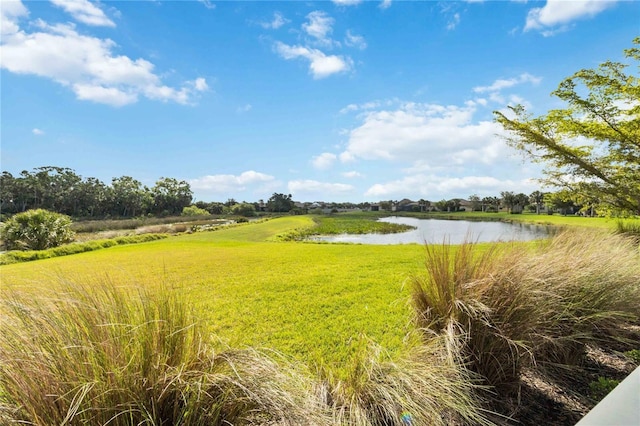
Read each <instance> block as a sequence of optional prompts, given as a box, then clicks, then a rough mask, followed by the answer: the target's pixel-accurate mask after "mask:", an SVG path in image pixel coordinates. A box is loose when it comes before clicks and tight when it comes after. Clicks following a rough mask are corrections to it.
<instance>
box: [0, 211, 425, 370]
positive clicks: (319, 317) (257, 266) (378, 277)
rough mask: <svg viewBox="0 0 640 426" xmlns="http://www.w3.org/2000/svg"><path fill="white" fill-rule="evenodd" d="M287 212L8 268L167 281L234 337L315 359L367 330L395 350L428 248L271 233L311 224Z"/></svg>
mask: <svg viewBox="0 0 640 426" xmlns="http://www.w3.org/2000/svg"><path fill="white" fill-rule="evenodd" d="M311 224H312V221H311V219H310V218H309V217H306V216H305V217H284V218H279V219H274V220H270V221H266V222H262V223H258V224H250V225H244V226H238V227H234V228H230V229H226V230H219V231H215V232H202V233H196V234H191V235H183V236H178V237H172V238H169V239H166V240H161V241H156V242H151V243H144V244H137V245H131V246H121V247H112V248H109V249H104V250H99V251H95V252H89V253H82V254H78V255H72V256H65V257H58V258H54V259H46V260H40V261H35V262H27V263H22V264H15V265H6V266H3V267H1V268H0V274H1V277H2V283H3V286H13V285H24V286H27V287H28V288H31V289H34V290H36V291H37V288H38V286H49V285H55V284H56V283H57V282H60V280H62V279H70V280H79V281H87V280H88V281H90V282H91V281H94V280H97V279H104V278H105V277H109V279H111V280H113V281H115V282H122V283H125V284H127V285H128V284H130V283H134V284H136V285H140V286H157V285H160V284H163V283H164V284H166V285H169V286H171V287H174V288H175V289H176V291H179V292H181V294H183V295H184V297H186V298H187V299H188V300H190V301H191V302H192V303H193V306H194V307H195V308H196V309H197V311H198V312H199V316H200V318H201V319H202V321H204V322H206V324H208V325H209V328H210V330H211V331H212V332H214V333H215V334H216V335H218V336H219V337H220V338H221V339H222V340H223V341H226V342H228V343H230V344H231V345H234V346H235V345H251V346H259V347H269V348H274V349H277V350H280V351H282V352H285V353H287V354H290V355H294V356H296V357H298V358H300V359H301V360H304V361H308V362H311V363H315V362H321V361H323V362H326V363H329V364H332V363H340V362H343V361H344V360H345V357H347V356H348V354H349V353H350V351H351V350H352V349H354V348H355V346H356V345H358V339H359V337H360V336H361V335H362V334H364V335H366V336H368V337H370V338H372V339H373V340H375V341H377V342H379V343H380V344H382V345H383V346H384V347H386V348H388V349H389V350H390V351H392V352H395V351H397V350H398V349H400V348H401V346H402V339H403V337H404V335H405V332H406V330H408V321H409V318H410V317H409V312H410V310H409V307H408V299H407V295H408V293H407V291H406V290H405V289H404V288H403V284H404V281H405V280H406V279H407V277H408V276H410V275H411V274H412V273H418V272H419V271H420V269H421V263H422V260H423V250H424V249H423V248H422V247H421V246H419V245H409V246H365V245H330V244H308V243H292V242H286V243H282V242H271V241H268V240H269V239H272V238H273V236H274V235H276V234H278V233H281V232H284V231H286V230H289V229H291V228H300V227H306V226H310V225H311Z"/></svg>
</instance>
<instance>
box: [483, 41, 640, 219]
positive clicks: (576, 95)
mask: <svg viewBox="0 0 640 426" xmlns="http://www.w3.org/2000/svg"><path fill="white" fill-rule="evenodd" d="M633 44H634V47H632V48H630V49H626V50H625V51H624V53H625V57H626V58H627V60H628V62H629V63H628V64H627V63H621V62H612V61H606V62H604V63H602V64H600V66H599V67H598V68H596V69H586V70H580V71H578V72H576V73H575V74H574V75H572V76H571V77H568V78H566V79H565V80H564V81H562V82H561V83H560V85H559V86H558V89H556V90H555V91H554V92H553V93H552V95H554V96H556V97H558V98H559V99H561V100H562V101H564V102H565V103H566V104H567V107H566V108H564V109H555V110H551V111H549V112H548V113H547V114H546V115H542V116H540V117H532V116H531V115H530V114H529V113H528V112H527V111H526V110H525V108H524V107H523V106H521V105H516V106H511V107H509V109H510V112H509V113H503V112H500V111H495V112H494V116H495V121H496V122H498V123H499V124H501V125H502V127H503V128H504V129H505V130H506V131H507V132H508V134H507V136H506V137H505V139H506V141H507V143H508V144H509V145H510V146H512V147H515V148H516V149H518V150H520V151H522V152H523V153H524V154H525V155H527V156H529V157H530V158H531V159H532V160H533V161H535V162H540V163H543V164H545V165H546V168H545V176H546V178H545V179H543V180H542V181H543V182H544V183H545V184H548V185H552V186H556V187H561V188H563V189H565V190H567V191H569V193H570V194H572V197H573V198H574V199H575V200H576V201H582V202H584V200H589V202H590V203H592V204H591V205H592V206H593V205H595V207H597V208H598V209H599V210H600V211H602V212H607V213H615V214H640V77H639V75H640V74H639V73H638V72H637V71H639V70H640V48H639V47H638V46H640V37H638V38H636V39H635V40H634V41H633ZM634 70H635V71H636V72H635V73H634V72H633V71H634Z"/></svg>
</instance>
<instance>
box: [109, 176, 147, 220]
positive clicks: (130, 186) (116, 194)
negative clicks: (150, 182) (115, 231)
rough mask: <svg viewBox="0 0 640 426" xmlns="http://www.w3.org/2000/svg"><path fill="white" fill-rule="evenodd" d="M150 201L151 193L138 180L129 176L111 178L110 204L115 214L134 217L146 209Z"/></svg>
mask: <svg viewBox="0 0 640 426" xmlns="http://www.w3.org/2000/svg"><path fill="white" fill-rule="evenodd" d="M152 203H153V198H152V195H151V194H150V193H149V190H148V189H147V188H146V187H143V186H142V183H141V182H140V181H138V180H136V179H134V178H132V177H131V176H122V177H117V178H113V179H112V180H111V206H112V209H113V213H114V215H115V216H119V217H135V216H136V215H140V214H142V213H144V212H146V211H148V210H149V209H150V207H151V205H152Z"/></svg>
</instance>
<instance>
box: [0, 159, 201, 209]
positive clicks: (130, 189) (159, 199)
mask: <svg viewBox="0 0 640 426" xmlns="http://www.w3.org/2000/svg"><path fill="white" fill-rule="evenodd" d="M192 200H193V192H192V191H191V187H190V186H189V184H188V183H187V182H185V181H178V180H176V179H173V178H166V177H161V178H160V179H158V181H157V182H156V183H155V185H154V186H153V187H151V188H149V187H147V186H144V185H142V183H141V182H140V181H138V180H136V179H134V178H132V177H130V176H121V177H116V178H113V179H112V180H111V184H110V185H108V184H105V183H104V182H102V181H101V180H99V179H96V178H93V177H89V178H83V177H82V176H80V175H78V174H77V173H76V172H74V171H73V170H71V169H69V168H64V167H51V166H47V167H38V168H35V169H34V170H33V171H31V172H29V171H26V170H24V171H22V172H21V173H20V175H19V176H13V175H12V174H11V173H9V172H7V171H3V172H2V175H1V176H0V213H1V214H2V215H12V214H15V213H20V212H23V211H26V210H31V209H46V210H50V211H54V212H58V213H63V214H66V215H69V216H72V217H75V218H107V217H118V218H128V217H137V216H143V215H156V216H169V215H179V214H180V213H181V212H182V209H183V208H184V207H186V206H189V205H190V204H191V201H192Z"/></svg>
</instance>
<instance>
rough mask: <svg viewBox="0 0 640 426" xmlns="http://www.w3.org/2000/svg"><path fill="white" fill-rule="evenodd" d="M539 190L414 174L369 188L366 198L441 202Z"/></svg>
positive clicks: (526, 182) (523, 184)
mask: <svg viewBox="0 0 640 426" xmlns="http://www.w3.org/2000/svg"><path fill="white" fill-rule="evenodd" d="M538 188H539V186H538V185H537V184H536V183H535V182H534V181H533V180H531V179H528V178H524V179H520V180H511V179H497V178H495V177H492V176H464V177H448V176H438V175H434V174H430V175H425V174H417V175H412V176H406V177H404V178H402V179H398V180H394V181H390V182H386V183H378V184H375V185H372V186H371V187H370V188H369V189H368V190H367V191H366V192H365V196H367V197H374V198H376V197H377V198H389V197H391V198H394V197H396V198H397V197H402V196H408V195H412V196H414V197H415V196H419V197H422V198H426V199H429V200H431V201H438V200H440V199H442V198H447V199H450V198H453V197H460V198H466V197H467V196H469V195H470V194H478V195H480V196H490V195H497V194H499V193H500V192H501V191H515V192H524V193H527V194H528V193H530V192H532V191H535V190H536V189H538Z"/></svg>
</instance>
